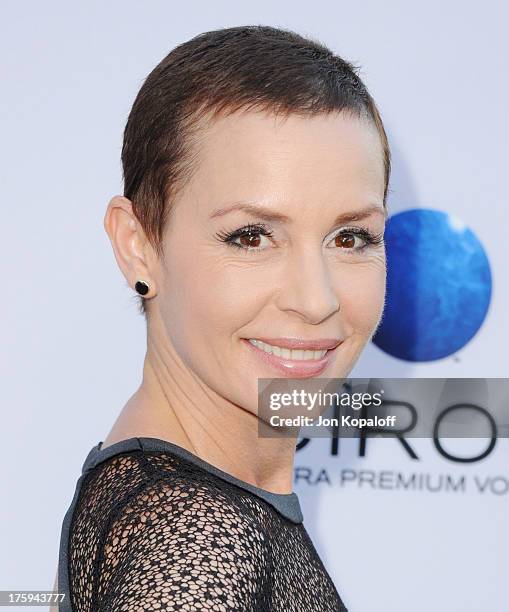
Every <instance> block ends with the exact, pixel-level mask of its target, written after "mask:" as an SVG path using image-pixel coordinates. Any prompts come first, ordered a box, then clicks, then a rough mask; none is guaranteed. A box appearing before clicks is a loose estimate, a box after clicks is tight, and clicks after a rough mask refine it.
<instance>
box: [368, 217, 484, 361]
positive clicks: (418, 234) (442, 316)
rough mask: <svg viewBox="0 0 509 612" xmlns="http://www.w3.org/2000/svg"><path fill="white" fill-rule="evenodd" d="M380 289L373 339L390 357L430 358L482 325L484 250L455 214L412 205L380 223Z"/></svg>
mask: <svg viewBox="0 0 509 612" xmlns="http://www.w3.org/2000/svg"><path fill="white" fill-rule="evenodd" d="M385 243H386V249H387V294H386V305H385V310H384V314H383V317H382V322H381V324H380V326H379V327H378V329H377V331H376V334H375V335H374V336H373V342H374V344H375V345H376V346H378V347H379V348H380V349H382V350H383V351H385V352H386V353H389V355H392V356H393V357H398V358H399V359H405V360H406V361H433V360H435V359H441V358H443V357H447V356H448V355H451V354H452V353H455V352H456V351H458V350H459V349H460V348H462V347H463V346H465V344H466V343H467V342H468V341H469V340H470V339H471V338H472V337H473V336H474V335H475V334H476V332H477V331H478V330H479V328H480V327H481V325H482V323H483V321H484V319H485V317H486V313H487V311H488V307H489V304H490V299H491V286H492V280H491V271H490V265H489V261H488V258H487V256H486V253H485V251H484V249H483V247H482V245H481V243H480V242H479V240H478V239H477V237H476V236H475V235H474V233H473V232H472V231H471V230H470V229H469V228H467V227H466V226H465V225H464V224H463V223H462V222H461V221H460V220H459V219H458V218H457V217H455V216H453V215H449V214H447V213H444V212H442V211H439V210H430V209H424V208H416V209H411V210H406V211H404V212H401V213H397V214H395V215H394V216H391V217H390V218H389V219H388V221H387V224H386V230H385Z"/></svg>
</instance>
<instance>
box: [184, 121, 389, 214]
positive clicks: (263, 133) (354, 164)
mask: <svg viewBox="0 0 509 612" xmlns="http://www.w3.org/2000/svg"><path fill="white" fill-rule="evenodd" d="M195 162H196V168H195V174H194V176H193V179H192V183H193V191H194V192H195V194H197V193H200V192H201V193H203V191H204V190H206V192H207V199H208V200H213V201H215V202H217V201H218V200H220V199H221V198H222V197H225V196H228V197H229V198H231V197H234V198H239V199H241V198H248V197H249V198H252V197H255V198H257V199H265V197H267V198H268V197H269V195H271V196H272V197H273V196H274V194H275V193H276V195H277V196H284V197H285V198H291V199H294V200H295V199H299V198H308V199H309V198H310V197H313V198H319V197H321V196H323V197H324V198H331V197H332V196H333V194H334V196H335V200H336V202H337V201H338V199H345V200H350V199H352V198H359V197H362V198H363V199H365V198H366V196H367V197H369V198H370V199H379V200H380V202H381V201H382V199H383V191H384V166H383V151H382V146H381V141H380V137H379V135H378V132H377V130H376V128H375V126H374V125H373V124H372V123H371V122H368V121H367V120H366V119H359V118H357V117H353V116H351V115H349V114H345V113H329V114H318V115H314V116H300V115H295V114H292V115H289V116H287V117H284V118H282V117H276V116H275V115H274V114H272V113H267V112H261V111H252V110H250V111H240V112H239V111H238V112H236V113H233V114H231V115H228V116H222V117H220V118H218V119H215V120H214V121H212V122H211V123H210V124H209V125H208V126H207V127H206V128H205V129H204V131H203V133H202V136H201V137H200V139H199V145H198V151H197V156H196V157H195ZM269 192H270V194H269ZM200 199H201V198H200Z"/></svg>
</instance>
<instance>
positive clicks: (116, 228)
mask: <svg viewBox="0 0 509 612" xmlns="http://www.w3.org/2000/svg"><path fill="white" fill-rule="evenodd" d="M103 225H104V229H105V231H106V233H107V234H108V237H109V239H110V242H111V246H112V247H113V252H114V254H115V259H116V260H117V264H118V267H119V268H120V270H121V271H122V274H123V275H124V276H125V278H126V280H127V282H128V284H129V286H130V287H132V288H133V289H134V286H135V284H136V281H138V280H144V281H146V282H148V283H149V284H150V293H151V294H152V295H147V296H146V297H152V296H153V292H154V279H153V278H152V276H151V270H150V265H149V264H150V253H149V251H150V248H151V246H150V244H149V242H148V240H147V237H146V235H145V232H144V231H143V228H142V227H141V224H140V222H139V221H138V219H137V218H136V216H135V214H134V212H133V205H132V202H131V200H128V199H127V198H126V197H124V196H120V195H116V196H113V197H112V198H111V200H110V202H109V204H108V207H107V209H106V214H105V215H104V222H103Z"/></svg>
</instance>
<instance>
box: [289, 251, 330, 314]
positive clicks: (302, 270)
mask: <svg viewBox="0 0 509 612" xmlns="http://www.w3.org/2000/svg"><path fill="white" fill-rule="evenodd" d="M282 274H283V279H282V280H281V284H280V287H281V289H280V291H279V293H278V301H277V305H278V307H279V309H280V310H283V311H288V312H294V313H296V314H298V315H299V316H300V317H301V318H302V319H304V320H305V321H306V322H307V323H310V324H313V325H316V324H318V323H321V322H322V321H324V320H325V319H327V318H328V317H330V316H331V315H332V314H334V313H335V312H337V311H338V310H339V308H340V304H339V297H338V295H337V291H336V290H335V288H334V286H333V283H332V279H331V274H330V270H329V267H328V264H327V258H326V256H325V255H324V254H323V252H322V251H321V249H320V248H310V247H309V248H307V249H302V251H301V252H300V254H298V255H297V254H293V255H292V256H289V257H288V261H287V265H286V266H285V267H284V270H283V273H282Z"/></svg>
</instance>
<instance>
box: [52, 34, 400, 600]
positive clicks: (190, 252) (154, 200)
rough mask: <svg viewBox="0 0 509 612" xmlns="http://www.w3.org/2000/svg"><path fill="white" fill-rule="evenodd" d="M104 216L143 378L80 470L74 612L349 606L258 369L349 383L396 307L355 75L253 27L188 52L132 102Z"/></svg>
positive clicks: (369, 122)
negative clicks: (135, 306) (264, 400)
mask: <svg viewBox="0 0 509 612" xmlns="http://www.w3.org/2000/svg"><path fill="white" fill-rule="evenodd" d="M122 163H123V170H124V182H125V189H124V196H115V197H113V198H112V200H111V201H110V203H109V206H108V209H107V212H106V216H105V220H104V226H105V229H106V231H107V233H108V236H109V238H110V240H111V243H112V247H113V250H114V254H115V257H116V260H117V263H118V265H119V267H120V269H121V271H122V273H123V275H124V277H125V278H126V280H127V282H128V283H129V285H130V286H131V287H133V288H134V289H135V290H136V291H137V292H138V294H139V296H140V297H139V299H140V304H141V310H142V312H143V313H144V314H145V317H146V320H147V353H146V358H145V363H144V368H143V380H142V383H141V385H140V387H139V389H138V390H137V391H136V393H135V394H134V395H133V396H132V397H131V398H130V399H129V401H128V402H127V404H126V405H125V407H124V408H123V410H122V411H121V413H120V415H119V417H118V419H117V421H116V422H115V424H114V426H113V428H112V430H111V431H110V433H109V434H108V436H107V437H106V439H105V440H104V441H103V442H99V444H97V446H95V447H93V448H92V449H91V451H90V453H89V455H88V457H87V459H86V461H85V464H84V466H83V472H82V475H81V477H80V479H79V480H78V483H77V485H76V491H75V495H74V498H73V500H72V503H71V505H70V507H69V509H68V511H67V514H66V516H65V519H64V523H63V526H62V537H61V544H60V559H59V569H58V591H59V592H61V593H62V592H63V593H65V595H66V596H65V600H66V601H65V602H64V604H63V605H61V606H60V609H61V610H73V611H75V612H78V611H82V610H94V611H96V610H101V611H103V610H104V611H106V610H108V611H113V610H133V611H134V610H136V611H138V610H225V611H226V610H236V611H244V610H246V611H247V610H256V611H258V610H260V611H265V610H267V611H268V610H270V611H281V612H283V611H284V612H289V611H294V610H295V611H297V610H299V611H300V610H303V611H310V612H312V611H323V610H345V609H346V608H345V607H344V605H343V603H342V601H341V598H340V596H339V594H338V592H337V590H336V588H335V586H334V584H333V583H332V580H331V579H330V577H329V575H328V573H327V571H326V569H325V568H324V566H323V564H322V562H321V560H320V559H319V557H318V555H317V553H316V550H315V548H314V547H313V544H312V543H311V541H310V539H309V537H308V535H307V532H306V530H305V528H304V525H303V517H302V513H301V509H300V505H299V500H298V497H297V495H296V493H294V492H293V491H292V470H293V461H294V455H295V446H296V439H295V437H293V438H288V437H267V438H261V437H260V436H259V435H258V421H259V418H258V416H257V381H258V379H259V378H284V377H289V378H311V377H317V376H318V377H329V378H331V377H334V378H336V377H338V378H339V377H345V376H347V375H348V373H349V372H350V371H351V369H352V367H353V366H354V364H355V362H356V361H357V359H358V357H359V355H360V354H361V352H362V350H363V348H364V347H365V345H366V344H367V342H368V341H369V340H370V339H371V337H372V335H373V334H374V332H375V330H376V327H377V325H378V324H379V322H380V320H381V316H382V310H383V305H384V296H385V252H384V245H383V230H384V223H385V219H386V197H387V190H388V182H389V174H390V154H389V148H388V144H387V138H386V135H385V132H384V128H383V125H382V122H381V119H380V116H379V113H378V111H377V109H376V106H375V104H374V102H373V100H372V98H371V97H370V95H369V93H368V92H367V91H366V88H365V87H364V85H363V84H362V82H361V81H360V79H359V78H358V76H357V74H356V71H355V69H354V67H353V66H352V65H351V64H349V63H347V62H345V61H343V60H342V59H341V58H339V57H337V56H335V55H333V54H332V52H331V51H330V50H328V49H327V48H325V47H324V46H322V45H321V44H320V43H318V42H315V41H311V40H308V39H306V38H303V37H301V36H299V35H297V34H295V33H293V32H290V31H286V30H281V29H277V28H271V27H265V26H247V27H235V28H229V29H223V30H218V31H213V32H207V33H204V34H202V35H200V36H197V37H195V38H193V39H192V40H190V41H188V42H186V43H184V44H182V45H180V46H178V47H177V48H175V49H174V50H173V51H172V52H171V53H170V54H169V55H168V56H167V57H166V58H165V59H163V61H162V62H161V63H160V64H159V65H158V66H157V67H156V68H155V69H154V70H153V71H152V73H151V74H150V75H149V76H148V78H147V79H146V81H145V83H144V84H143V86H142V88H141V90H140V92H139V93H138V96H137V98H136V100H135V102H134V105H133V108H132V111H131V113H130V115H129V119H128V122H127V126H126V129H125V133H124V143H123V149H122Z"/></svg>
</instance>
